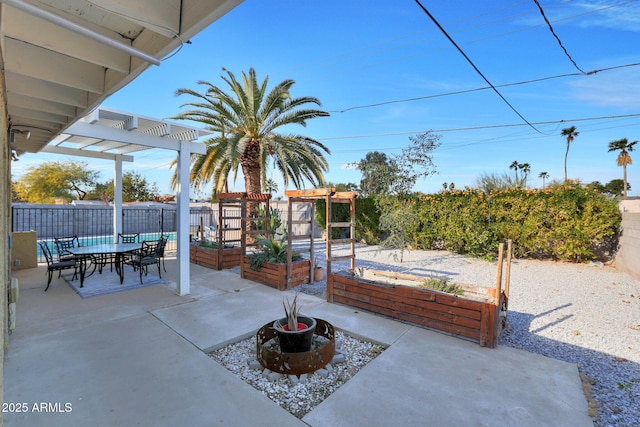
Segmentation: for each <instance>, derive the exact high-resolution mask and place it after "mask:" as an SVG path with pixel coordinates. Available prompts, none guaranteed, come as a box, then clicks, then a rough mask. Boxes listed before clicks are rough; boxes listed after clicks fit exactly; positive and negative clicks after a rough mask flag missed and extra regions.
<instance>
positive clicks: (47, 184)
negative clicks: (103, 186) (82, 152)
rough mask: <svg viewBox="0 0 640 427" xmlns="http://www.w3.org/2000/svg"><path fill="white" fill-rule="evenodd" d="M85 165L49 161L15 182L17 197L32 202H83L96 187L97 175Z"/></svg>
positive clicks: (34, 167) (28, 169) (28, 171)
mask: <svg viewBox="0 0 640 427" xmlns="http://www.w3.org/2000/svg"><path fill="white" fill-rule="evenodd" d="M87 167H88V166H87V164H86V163H84V162H71V161H67V162H46V163H43V164H41V165H40V166H31V167H29V168H27V172H26V173H25V174H24V175H23V176H22V178H20V179H18V180H17V181H16V194H17V197H18V198H19V199H20V200H24V201H26V202H29V203H53V202H55V200H56V199H64V200H66V201H68V202H70V201H71V200H74V199H78V200H83V199H84V198H85V196H86V195H87V192H88V191H90V190H91V187H93V186H94V185H95V182H96V179H97V178H98V176H99V173H98V172H95V171H91V170H88V169H87Z"/></svg>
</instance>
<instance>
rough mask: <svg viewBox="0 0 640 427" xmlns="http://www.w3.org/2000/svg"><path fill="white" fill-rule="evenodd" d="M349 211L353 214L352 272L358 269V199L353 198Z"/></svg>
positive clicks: (351, 229)
mask: <svg viewBox="0 0 640 427" xmlns="http://www.w3.org/2000/svg"><path fill="white" fill-rule="evenodd" d="M349 211H350V213H351V226H350V227H349V232H350V233H349V234H351V270H355V269H356V199H355V198H353V197H352V198H351V201H350V202H349Z"/></svg>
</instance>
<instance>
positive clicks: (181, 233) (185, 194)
mask: <svg viewBox="0 0 640 427" xmlns="http://www.w3.org/2000/svg"><path fill="white" fill-rule="evenodd" d="M190 159H191V151H190V144H189V143H188V142H187V141H180V151H178V164H177V169H176V170H177V173H178V176H177V178H178V180H177V182H178V188H177V206H176V213H177V222H178V226H177V231H176V245H177V254H176V261H177V262H176V266H177V269H178V270H177V277H176V286H177V288H176V292H177V293H178V295H181V296H182V295H188V294H189V293H190V292H191V290H190V287H189V281H190V277H189V276H190V272H189V166H190Z"/></svg>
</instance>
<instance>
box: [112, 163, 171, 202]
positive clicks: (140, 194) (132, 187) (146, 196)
mask: <svg viewBox="0 0 640 427" xmlns="http://www.w3.org/2000/svg"><path fill="white" fill-rule="evenodd" d="M104 185H105V194H106V196H107V198H108V200H113V191H114V188H113V180H111V181H108V182H107V183H105V184H104ZM158 193H159V191H158V186H157V185H156V183H155V182H154V183H152V184H150V183H149V182H148V181H147V179H146V178H144V177H143V176H142V175H141V174H140V173H139V172H135V171H127V172H124V173H123V174H122V201H123V202H146V201H150V200H155V199H156V198H158V196H159V194H158Z"/></svg>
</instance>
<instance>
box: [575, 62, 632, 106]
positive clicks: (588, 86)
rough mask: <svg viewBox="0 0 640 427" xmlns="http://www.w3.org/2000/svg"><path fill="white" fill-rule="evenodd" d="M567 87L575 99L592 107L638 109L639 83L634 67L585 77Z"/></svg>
mask: <svg viewBox="0 0 640 427" xmlns="http://www.w3.org/2000/svg"><path fill="white" fill-rule="evenodd" d="M569 86H570V87H571V89H572V94H573V96H574V97H575V98H577V99H578V100H581V101H585V102H587V103H589V104H591V105H594V106H599V107H617V108H624V109H637V108H639V107H640V81H639V80H638V71H637V70H636V68H635V67H632V68H629V69H626V70H618V71H609V72H606V73H603V74H601V75H597V74H596V75H595V76H587V77H584V78H582V79H580V80H577V81H574V82H571V83H570V84H569Z"/></svg>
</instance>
